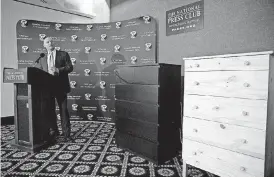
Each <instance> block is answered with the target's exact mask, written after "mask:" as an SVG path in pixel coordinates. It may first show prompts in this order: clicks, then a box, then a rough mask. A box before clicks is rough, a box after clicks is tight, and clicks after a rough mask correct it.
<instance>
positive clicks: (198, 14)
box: [166, 0, 204, 36]
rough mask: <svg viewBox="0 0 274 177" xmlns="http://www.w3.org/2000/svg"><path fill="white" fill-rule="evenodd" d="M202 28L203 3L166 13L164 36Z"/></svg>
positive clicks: (199, 2)
mask: <svg viewBox="0 0 274 177" xmlns="http://www.w3.org/2000/svg"><path fill="white" fill-rule="evenodd" d="M203 28H204V1H203V0H202V1H198V2H194V3H192V4H188V5H185V6H182V7H178V8H176V9H172V10H169V11H167V12H166V35H167V36H170V35H174V34H179V33H187V32H191V31H197V30H200V29H203Z"/></svg>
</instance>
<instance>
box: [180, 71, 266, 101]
mask: <svg viewBox="0 0 274 177" xmlns="http://www.w3.org/2000/svg"><path fill="white" fill-rule="evenodd" d="M184 85H185V88H184V90H185V94H198V95H214V96H224V97H234V98H251V99H264V100H266V99H267V96H268V71H213V72H185V84H184Z"/></svg>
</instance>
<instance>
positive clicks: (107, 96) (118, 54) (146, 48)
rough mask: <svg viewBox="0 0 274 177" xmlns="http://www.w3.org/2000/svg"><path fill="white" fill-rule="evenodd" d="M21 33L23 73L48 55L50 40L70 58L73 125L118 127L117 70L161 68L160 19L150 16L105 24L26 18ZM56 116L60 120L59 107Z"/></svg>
mask: <svg viewBox="0 0 274 177" xmlns="http://www.w3.org/2000/svg"><path fill="white" fill-rule="evenodd" d="M16 30H17V52H18V68H24V67H29V66H31V65H33V64H34V62H35V60H36V59H37V58H38V57H39V56H40V54H41V53H44V54H46V53H47V52H46V49H45V48H44V47H43V39H44V38H45V37H52V39H53V41H54V42H55V48H56V49H57V50H63V51H66V52H68V53H69V55H70V57H71V61H72V63H73V67H74V70H73V72H72V73H70V74H69V78H70V86H71V88H72V89H71V92H70V93H69V94H68V109H69V113H70V119H71V120H84V121H87V120H90V121H103V122H113V121H114V116H115V107H114V93H115V73H114V70H115V69H116V66H117V65H124V64H131V65H142V64H150V63H151V64H153V63H157V58H156V52H157V47H156V44H157V36H156V35H157V28H156V20H155V19H153V18H152V17H150V16H142V17H139V18H134V19H130V20H126V21H121V22H111V23H102V24H68V23H53V22H43V21H35V20H26V19H24V20H20V21H18V23H17V26H16ZM56 106H57V104H56ZM56 111H57V117H58V118H60V114H59V108H58V106H57V107H56Z"/></svg>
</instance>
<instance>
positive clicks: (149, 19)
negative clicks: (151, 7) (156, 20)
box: [143, 16, 151, 23]
mask: <svg viewBox="0 0 274 177" xmlns="http://www.w3.org/2000/svg"><path fill="white" fill-rule="evenodd" d="M143 20H144V21H145V23H150V21H151V18H150V16H143Z"/></svg>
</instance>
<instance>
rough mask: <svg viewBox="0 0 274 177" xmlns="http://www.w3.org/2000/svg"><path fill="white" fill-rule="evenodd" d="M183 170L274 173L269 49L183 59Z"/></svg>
mask: <svg viewBox="0 0 274 177" xmlns="http://www.w3.org/2000/svg"><path fill="white" fill-rule="evenodd" d="M184 65H185V72H184V108H183V110H184V111H183V160H184V175H185V176H186V173H185V172H186V171H187V170H186V169H187V165H188V164H189V165H192V166H195V167H197V168H200V169H203V170H205V171H208V172H210V173H213V174H216V175H218V176H221V177H274V83H273V82H274V80H273V77H274V57H273V52H272V51H267V52H257V53H242V54H231V55H218V56H206V57H193V58H184Z"/></svg>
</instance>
